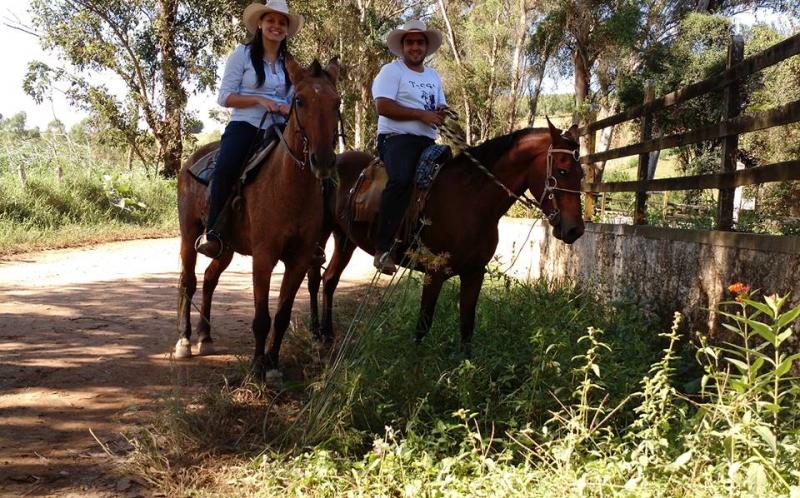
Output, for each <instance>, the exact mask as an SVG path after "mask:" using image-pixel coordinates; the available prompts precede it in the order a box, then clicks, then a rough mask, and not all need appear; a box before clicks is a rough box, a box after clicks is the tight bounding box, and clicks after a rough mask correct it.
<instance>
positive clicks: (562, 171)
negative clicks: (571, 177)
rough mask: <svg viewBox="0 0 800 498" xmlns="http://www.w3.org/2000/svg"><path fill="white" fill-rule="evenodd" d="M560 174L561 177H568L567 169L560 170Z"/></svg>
mask: <svg viewBox="0 0 800 498" xmlns="http://www.w3.org/2000/svg"><path fill="white" fill-rule="evenodd" d="M558 173H559V174H560V175H561V176H567V173H568V171H567V170H565V169H561V168H558Z"/></svg>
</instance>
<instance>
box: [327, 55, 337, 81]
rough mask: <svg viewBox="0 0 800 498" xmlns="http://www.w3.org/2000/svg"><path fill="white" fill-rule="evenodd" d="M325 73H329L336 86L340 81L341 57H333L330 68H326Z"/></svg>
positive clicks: (329, 62) (329, 63) (329, 64)
mask: <svg viewBox="0 0 800 498" xmlns="http://www.w3.org/2000/svg"><path fill="white" fill-rule="evenodd" d="M325 72H326V73H328V76H330V78H331V80H332V81H333V83H334V84H335V83H336V80H338V79H339V56H336V57H333V58H332V59H331V60H329V61H328V67H326V68H325Z"/></svg>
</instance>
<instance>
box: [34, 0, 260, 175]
mask: <svg viewBox="0 0 800 498" xmlns="http://www.w3.org/2000/svg"><path fill="white" fill-rule="evenodd" d="M240 3H245V2H239V1H238V0H195V1H193V2H188V1H185V0H33V2H32V3H31V12H32V14H33V22H34V26H35V27H36V29H37V30H38V31H39V33H40V35H41V42H42V45H43V47H44V48H45V49H47V50H51V51H56V52H58V53H59V55H60V56H61V59H62V60H63V61H64V62H65V63H66V66H65V67H50V66H48V65H46V64H44V63H41V62H33V63H31V65H30V68H29V72H28V75H27V77H26V81H25V84H24V87H25V90H26V91H27V92H28V93H29V94H30V95H32V96H33V97H34V98H35V99H37V100H40V101H41V99H43V98H44V96H45V95H46V93H47V91H49V90H50V89H51V88H52V86H53V85H54V84H55V83H57V82H66V83H68V85H69V86H68V88H67V90H66V94H67V96H68V98H69V99H71V101H72V102H73V103H74V104H76V105H78V106H80V107H82V108H84V109H87V110H89V111H91V112H92V113H94V114H96V115H97V116H98V117H99V119H102V120H104V121H106V122H107V123H108V124H109V125H111V126H112V127H114V128H116V129H117V130H119V131H120V132H121V133H122V134H123V136H124V137H125V138H126V140H127V141H128V143H129V144H130V145H131V147H133V148H134V150H136V152H137V155H139V157H140V158H141V159H142V161H145V157H144V154H143V152H142V151H141V150H140V144H141V142H142V140H143V137H142V135H143V134H144V130H142V129H141V128H140V118H141V121H143V122H144V123H145V124H146V126H147V129H148V130H149V132H150V133H152V136H153V138H154V140H155V142H156V144H157V149H158V153H157V158H158V162H159V163H160V165H161V167H162V173H163V174H164V175H166V176H173V175H175V174H176V173H177V171H178V170H179V169H180V164H181V156H182V152H183V140H182V139H183V135H184V134H185V133H186V132H187V128H186V127H187V126H191V125H192V124H193V121H192V120H191V119H187V110H186V102H187V95H188V93H189V92H193V91H202V90H205V89H213V88H214V87H215V85H216V82H217V81H216V80H217V75H216V67H217V62H218V60H219V57H220V55H222V54H223V53H226V52H227V51H228V50H229V49H230V48H231V46H232V45H233V43H234V42H235V39H236V36H237V35H238V34H239V33H241V32H242V31H241V27H240V26H238V25H236V24H234V23H232V22H231V19H233V18H238V17H239V14H240V12H241V11H240V10H239V5H238V4H240ZM108 74H113V75H115V76H116V77H117V78H119V80H121V82H122V83H123V85H124V88H125V91H126V93H125V95H123V96H121V97H117V96H115V95H113V94H112V93H111V91H110V90H109V88H108V87H107V86H106V85H105V84H104V80H106V77H105V75H108ZM98 75H103V77H98Z"/></svg>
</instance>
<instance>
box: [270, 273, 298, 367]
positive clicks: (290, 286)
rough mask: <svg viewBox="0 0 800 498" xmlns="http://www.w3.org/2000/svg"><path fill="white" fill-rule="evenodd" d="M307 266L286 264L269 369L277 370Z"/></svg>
mask: <svg viewBox="0 0 800 498" xmlns="http://www.w3.org/2000/svg"><path fill="white" fill-rule="evenodd" d="M306 268H307V265H306V264H305V263H304V264H298V262H297V261H292V262H286V271H285V272H284V274H283V281H281V292H280V296H279V297H278V311H277V312H276V313H275V326H274V327H273V331H272V335H271V336H270V340H269V343H268V345H267V368H268V369H270V370H277V368H278V354H279V353H280V350H281V342H282V341H283V334H284V332H286V329H287V328H289V319H290V318H291V316H292V306H293V305H294V298H295V296H297V291H298V289H300V284H302V283H303V278H304V277H305V273H306V270H305V269H306Z"/></svg>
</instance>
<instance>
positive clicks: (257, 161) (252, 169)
mask: <svg viewBox="0 0 800 498" xmlns="http://www.w3.org/2000/svg"><path fill="white" fill-rule="evenodd" d="M276 145H278V139H277V138H276V139H274V140H270V141H269V142H262V143H261V144H260V146H259V147H258V148H257V149H256V151H255V152H253V155H252V156H250V159H248V160H247V162H245V167H244V170H243V171H242V176H241V177H240V180H241V182H242V184H246V183H247V182H248V181H250V180H252V179H253V178H255V177H256V174H257V173H258V169H259V167H260V166H261V165H262V164H264V159H266V158H267V156H269V153H270V152H272V149H274V148H275V146H276Z"/></svg>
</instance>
